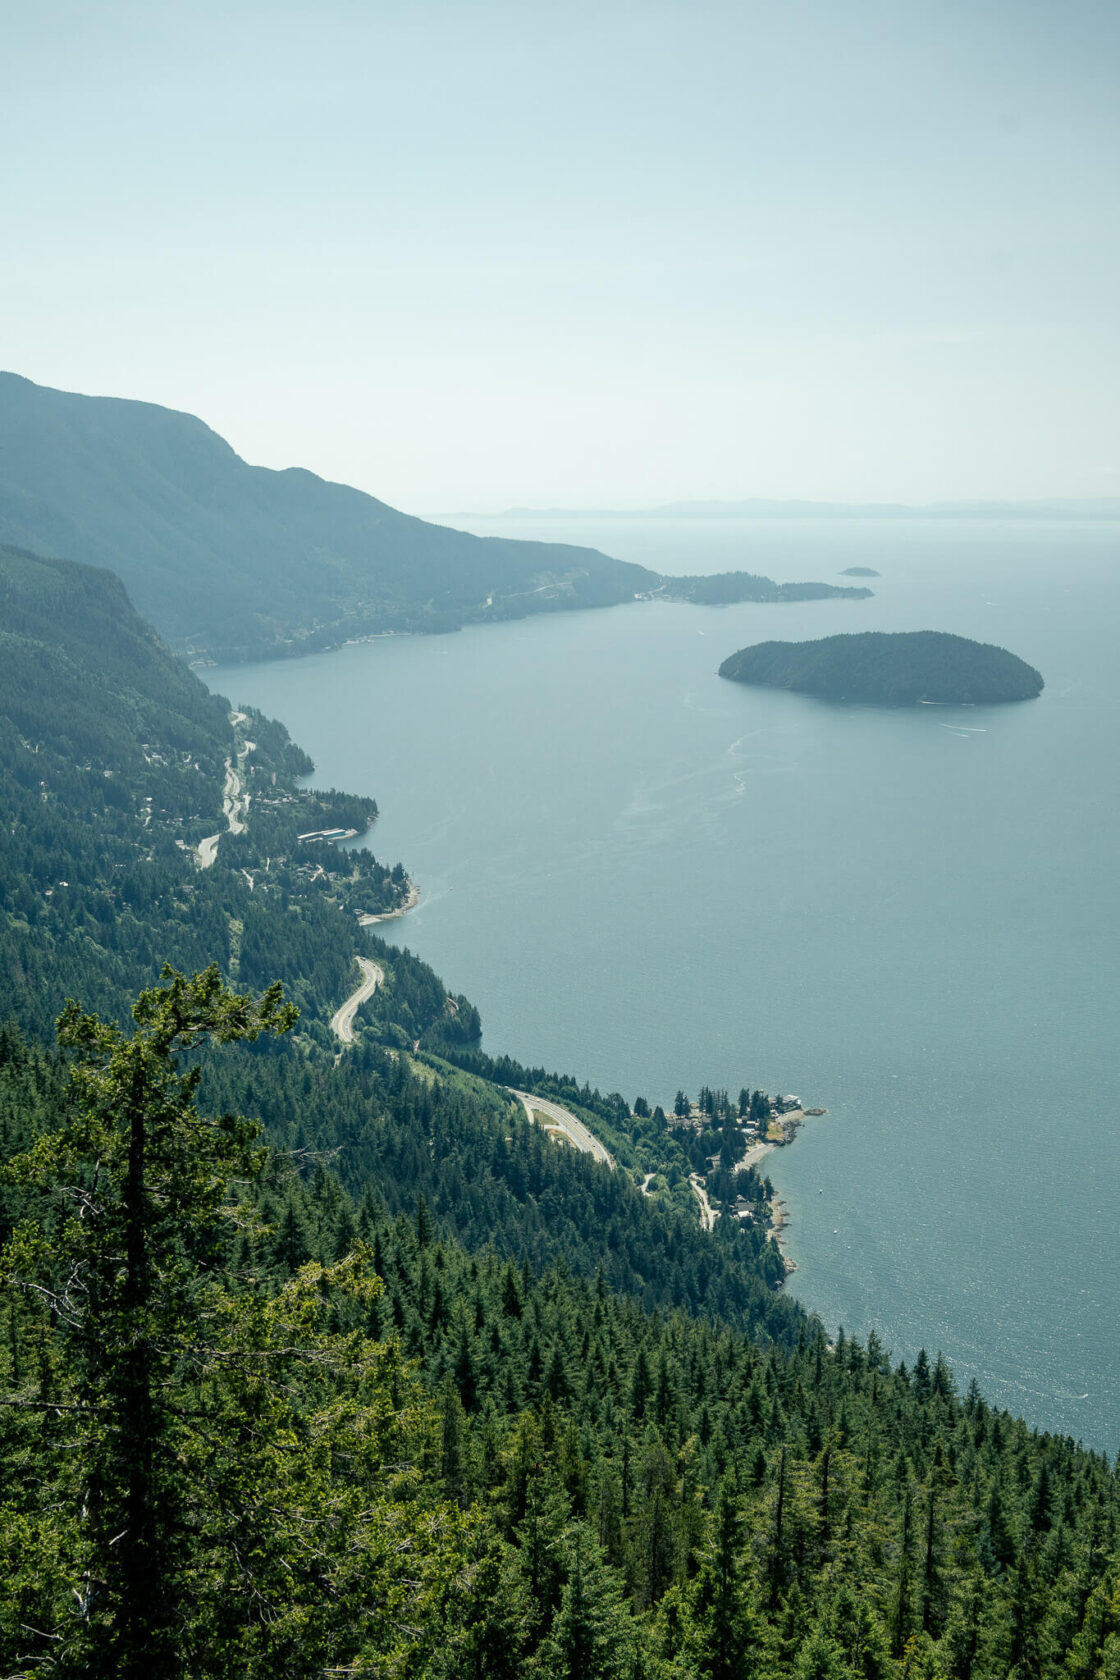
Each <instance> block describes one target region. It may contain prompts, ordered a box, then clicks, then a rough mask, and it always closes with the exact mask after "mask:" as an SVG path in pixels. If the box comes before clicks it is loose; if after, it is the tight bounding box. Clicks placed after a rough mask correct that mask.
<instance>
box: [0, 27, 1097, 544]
mask: <svg viewBox="0 0 1120 1680" xmlns="http://www.w3.org/2000/svg"><path fill="white" fill-rule="evenodd" d="M2 35H3V51H2V53H0V148H2V154H0V155H2V156H3V157H4V159H5V162H4V165H3V170H2V173H0V241H2V247H0V249H2V260H0V366H3V367H5V368H8V369H10V370H12V371H14V372H17V373H22V374H24V375H26V376H27V377H28V378H30V379H33V380H35V381H37V382H38V383H40V384H45V385H54V386H59V387H62V388H64V389H67V390H79V391H86V392H91V393H96V394H103V395H113V396H125V397H139V398H143V399H145V400H148V401H152V402H159V403H163V404H166V405H167V406H169V407H172V408H180V409H186V410H188V411H190V412H191V413H194V414H198V415H199V416H201V417H202V418H203V419H204V420H206V421H207V423H208V424H210V425H211V426H213V427H214V429H215V430H216V431H218V432H220V433H221V434H222V435H223V436H224V437H226V438H228V440H229V441H230V442H231V443H232V444H233V446H234V448H235V449H237V451H238V452H239V454H241V455H242V456H244V457H245V458H246V459H247V460H250V461H253V462H256V463H259V464H262V465H266V466H273V467H283V466H291V465H299V466H305V467H310V468H311V469H313V470H314V471H316V472H319V473H322V474H323V475H324V476H326V477H328V478H333V479H339V480H342V481H345V482H348V483H352V484H357V485H359V486H360V487H361V488H363V489H366V490H369V491H372V492H373V493H374V494H375V495H378V496H380V497H382V498H383V499H385V500H387V501H389V502H392V503H393V504H394V505H396V506H400V507H404V508H407V509H409V510H411V511H415V512H427V513H438V512H451V511H457V510H475V511H498V510H500V509H502V508H504V507H508V506H511V505H524V506H550V507H551V506H565V507H642V506H652V505H657V504H659V503H664V502H673V501H679V500H687V499H727V500H737V499H741V498H746V497H751V496H763V497H808V498H819V499H827V500H841V501H873V500H889V501H897V500H901V501H910V502H924V501H933V500H939V499H956V498H962V497H967V498H971V497H997V498H1003V497H1026V498H1029V497H1044V496H1118V495H1120V319H1118V303H1117V300H1118V299H1120V216H1118V214H1117V209H1118V205H1117V199H1118V196H1120V187H1118V184H1120V98H1118V97H1117V83H1118V66H1120V7H1118V6H1117V5H1116V4H1115V0H1102V3H1097V0H1058V3H1049V0H1037V3H1036V0H964V3H957V0H921V3H909V0H893V3H883V4H878V3H875V0H842V3H838V0H828V3H816V0H785V3H779V0H767V3H761V0H739V3H737V4H723V3H718V4H706V3H704V0H693V3H691V4H676V3H672V4H660V3H658V0H644V3H642V4H630V3H618V0H600V3H597V4H585V3H584V0H553V3H551V4H543V3H538V0H518V3H516V4H506V3H504V0H458V3H456V4H451V5H445V4H435V3H428V0H394V3H393V4H385V3H383V0H317V3H316V4H315V5H314V6H312V5H311V4H285V3H284V0H268V3H267V4H264V3H262V4H252V3H245V0H222V3H221V4H214V3H212V0H192V3H191V4H190V5H187V4H185V3H184V0H177V3H175V4H161V3H160V0H144V3H143V4H120V3H114V0H97V3H95V4H93V5H91V4H89V0H81V3H80V4H73V3H70V0H36V4H35V5H33V6H23V7H18V8H17V7H16V6H15V5H14V4H11V3H10V4H9V5H8V6H7V7H5V8H4V19H3V26H2Z"/></svg>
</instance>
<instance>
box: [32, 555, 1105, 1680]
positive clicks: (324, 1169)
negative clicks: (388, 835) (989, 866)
mask: <svg viewBox="0 0 1120 1680" xmlns="http://www.w3.org/2000/svg"><path fill="white" fill-rule="evenodd" d="M0 603H2V604H3V615H2V620H0V622H2V627H3V633H4V635H5V637H6V643H5V645H6V646H7V648H8V649H9V651H10V655H11V657H10V658H9V659H6V660H4V661H3V662H2V663H0V747H2V750H3V753H4V760H3V772H4V773H3V777H2V779H0V917H2V919H0V959H2V961H0V1022H3V1021H4V1019H5V1017H6V1018H8V1022H9V1024H7V1025H0V1466H2V1471H3V1474H2V1477H0V1672H2V1673H3V1674H5V1675H11V1676H13V1677H15V1676H20V1677H26V1680H31V1677H32V1676H41V1675H43V1674H56V1675H58V1676H60V1677H62V1676H65V1677H70V1676H79V1675H82V1676H85V1675H92V1674H106V1675H113V1676H120V1677H121V1680H141V1677H143V1680H188V1677H189V1680H210V1677H213V1680H219V1677H221V1680H234V1677H239V1680H240V1677H245V1680H250V1677H259V1680H266V1677H267V1680H273V1677H275V1676H293V1677H295V1676H298V1677H300V1680H311V1677H312V1676H322V1675H324V1674H327V1673H335V1674H351V1675H371V1676H378V1677H380V1680H390V1677H392V1680H521V1677H522V1676H524V1677H527V1680H755V1677H757V1680H787V1677H789V1680H918V1677H928V1680H1011V1677H1012V1676H1014V1680H1051V1677H1054V1680H1057V1677H1058V1676H1068V1677H1070V1680H1118V1677H1120V1565H1118V1560H1117V1546H1118V1538H1120V1482H1118V1477H1117V1472H1116V1470H1115V1469H1114V1468H1113V1466H1111V1465H1110V1464H1109V1462H1108V1461H1107V1460H1106V1459H1105V1458H1104V1457H1102V1456H1101V1455H1099V1454H1093V1453H1087V1452H1085V1451H1084V1450H1082V1449H1081V1448H1080V1447H1078V1446H1077V1445H1076V1444H1075V1443H1074V1442H1072V1441H1070V1440H1067V1439H1064V1438H1058V1437H1052V1436H1048V1435H1040V1434H1037V1433H1035V1432H1032V1431H1031V1430H1029V1429H1028V1428H1027V1427H1026V1426H1025V1425H1024V1424H1022V1423H1020V1422H1017V1421H1016V1420H1014V1419H1012V1418H1011V1417H1009V1416H1008V1415H1007V1414H1006V1413H999V1412H995V1411H993V1410H992V1409H991V1408H990V1407H989V1406H988V1405H987V1404H986V1403H985V1402H984V1400H983V1399H982V1397H981V1396H980V1395H979V1394H977V1393H976V1392H975V1390H974V1389H973V1390H972V1391H970V1392H969V1394H968V1395H967V1396H964V1397H962V1396H960V1395H958V1394H957V1393H956V1392H955V1388H954V1384H953V1379H952V1375H951V1373H950V1372H949V1371H948V1369H947V1368H946V1367H945V1365H944V1362H943V1361H941V1360H940V1359H939V1358H937V1357H934V1358H932V1359H931V1358H929V1357H927V1356H926V1355H924V1354H923V1355H922V1356H920V1357H919V1359H918V1360H917V1362H916V1363H915V1366H914V1368H913V1370H906V1369H905V1368H902V1367H899V1368H892V1365H891V1362H890V1360H889V1359H888V1357H887V1355H886V1352H885V1351H884V1349H883V1348H882V1347H881V1346H880V1345H879V1344H878V1342H877V1340H876V1339H875V1338H874V1337H871V1338H868V1340H867V1341H866V1342H862V1341H856V1340H852V1339H850V1338H848V1337H846V1336H845V1335H844V1334H843V1333H842V1332H841V1333H839V1334H838V1335H837V1336H836V1338H835V1340H834V1341H832V1342H830V1341H829V1340H828V1339H827V1338H826V1336H825V1334H824V1333H823V1331H822V1329H821V1327H820V1326H819V1325H817V1324H815V1323H814V1322H813V1321H811V1320H810V1319H808V1318H807V1317H806V1315H805V1314H804V1313H803V1312H802V1311H801V1310H800V1309H799V1308H798V1306H797V1304H796V1302H795V1301H793V1300H792V1299H790V1298H789V1297H788V1296H787V1294H786V1293H785V1292H784V1291H781V1290H778V1289H777V1288H776V1285H777V1283H778V1282H779V1281H780V1277H781V1262H780V1258H779V1256H778V1255H777V1253H776V1251H775V1249H774V1245H773V1243H772V1242H771V1240H770V1238H769V1233H768V1230H767V1228H766V1224H765V1219H764V1214H765V1193H764V1186H762V1185H761V1184H760V1183H759V1181H758V1179H757V1175H754V1174H751V1173H749V1172H747V1173H743V1172H741V1171H739V1170H737V1167H736V1162H737V1159H738V1156H737V1151H739V1150H741V1128H740V1127H739V1125H738V1121H739V1119H741V1117H742V1116H744V1115H747V1116H750V1115H755V1114H758V1115H765V1113H766V1112H767V1111H768V1103H767V1099H766V1098H765V1097H764V1095H763V1094H762V1093H759V1092H754V1093H751V1092H749V1091H748V1090H746V1089H744V1090H743V1091H742V1092H741V1093H740V1097H739V1101H738V1104H734V1103H731V1102H730V1101H729V1100H728V1098H727V1095H726V1093H722V1092H712V1091H711V1090H708V1089H705V1090H704V1091H702V1092H701V1094H700V1098H699V1100H698V1103H697V1105H696V1108H695V1116H694V1122H693V1121H685V1119H684V1117H686V1116H688V1115H689V1114H690V1112H691V1105H690V1104H689V1102H688V1100H687V1098H686V1097H685V1096H684V1093H678V1102H677V1105H676V1112H677V1115H678V1116H680V1117H681V1125H680V1126H679V1127H678V1128H677V1129H676V1130H674V1128H673V1117H668V1118H667V1117H666V1116H665V1114H664V1113H662V1111H661V1110H660V1109H654V1110H653V1111H652V1112H651V1111H650V1106H649V1104H648V1103H647V1102H645V1101H635V1102H634V1105H633V1109H631V1107H630V1104H629V1103H627V1102H626V1101H624V1100H623V1099H622V1098H621V1097H619V1096H618V1095H617V1094H611V1095H609V1096H602V1095H600V1093H598V1092H594V1091H590V1090H589V1089H588V1088H587V1087H586V1086H585V1085H583V1086H581V1085H580V1084H579V1083H578V1082H577V1081H576V1080H575V1079H574V1078H570V1077H567V1076H564V1075H558V1074H554V1073H553V1074H550V1073H547V1072H546V1071H545V1070H543V1069H529V1068H525V1067H522V1066H520V1065H518V1064H517V1063H515V1062H513V1061H510V1060H509V1059H506V1058H502V1059H499V1060H495V1059H492V1058H490V1057H488V1056H486V1055H484V1054H483V1053H482V1051H481V1049H480V1047H479V1045H478V1042H477V1040H478V1018H477V1014H476V1013H475V1012H474V1011H473V1009H472V1007H471V1005H470V1004H469V1002H468V1000H467V999H466V998H461V997H460V998H451V997H449V995H448V993H447V991H446V989H445V988H444V986H443V985H442V984H441V983H440V981H439V980H438V979H437V978H436V976H435V975H434V974H432V972H431V970H430V969H428V968H427V967H426V965H424V964H423V963H421V962H419V961H418V960H417V959H416V958H414V957H412V956H410V955H409V954H408V953H407V952H404V951H397V950H393V949H390V948H388V947H386V946H385V945H384V944H383V943H382V942H380V941H378V940H376V939H374V938H373V937H372V936H371V935H370V934H369V933H368V931H367V932H363V931H362V930H361V929H360V928H359V926H358V922H357V918H356V915H355V911H356V910H358V909H359V908H361V907H362V906H363V905H368V904H370V903H372V902H375V901H376V895H377V894H379V893H380V894H381V895H382V899H383V901H384V902H387V903H392V902H399V900H400V898H401V896H402V894H403V891H404V888H405V885H406V883H405V880H404V875H403V870H400V869H399V867H397V868H395V869H393V870H390V869H387V868H385V867H384V866H382V865H381V864H379V863H377V862H376V861H375V860H373V859H372V857H370V856H369V854H367V853H361V854H350V853H346V852H344V851H341V850H339V849H338V848H336V847H334V846H332V845H330V844H329V843H328V842H325V841H321V840H320V841H311V842H305V841H301V840H300V839H299V835H300V834H303V833H306V832H307V831H308V830H311V829H317V828H332V827H340V828H351V827H355V828H360V827H363V826H365V825H366V824H368V823H369V822H370V821H372V820H373V818H374V816H375V814H376V812H375V807H373V805H372V802H369V801H360V800H353V799H352V798H350V797H349V796H346V795H341V794H321V795H320V794H314V793H307V792H304V791H301V790H300V789H299V788H298V787H297V785H296V778H297V777H299V776H301V775H302V774H303V773H305V772H306V771H307V770H308V768H309V766H308V763H307V761H306V759H305V758H304V756H303V755H302V754H301V753H300V751H299V749H298V748H297V747H295V746H294V745H293V744H292V743H291V742H290V741H289V740H288V738H287V736H286V734H285V733H284V731H283V730H282V728H280V726H279V725H276V724H273V723H270V722H269V720H267V719H264V718H262V717H260V716H259V715H258V714H253V713H235V714H232V716H231V714H230V712H229V709H228V707H227V705H226V703H225V702H222V701H218V700H215V699H214V698H213V697H211V696H209V695H208V694H207V693H206V691H205V690H204V689H203V688H202V686H201V684H199V683H198V682H197V681H196V679H195V678H194V677H193V676H192V675H191V674H190V673H189V672H187V671H186V670H185V668H184V667H182V666H181V665H179V664H178V663H177V662H176V661H174V660H173V659H172V658H171V656H170V655H169V654H168V653H167V651H166V649H164V648H163V647H162V646H161V644H160V643H159V642H158V640H156V639H155V638H154V637H153V635H152V634H151V632H150V631H149V630H148V629H147V628H146V626H144V625H143V624H142V622H141V621H139V620H138V619H137V618H136V616H135V614H133V612H132V610H131V607H130V606H129V604H128V601H127V598H126V597H125V596H124V594H123V592H122V591H121V590H120V587H119V585H118V584H117V583H116V580H115V579H113V578H111V577H109V576H108V575H107V574H105V573H103V572H98V571H96V570H92V569H89V568H84V567H79V566H73V565H68V564H66V563H59V562H54V561H41V560H38V559H36V558H35V557H34V556H32V555H29V554H27V553H26V552H13V551H10V550H9V551H2V552H0ZM40 674H41V675H40ZM102 715H103V716H104V719H105V726H104V730H103V731H102V730H101V728H100V727H98V728H96V729H90V727H89V719H90V718H91V717H95V718H96V717H99V716H102ZM231 776H233V777H234V778H235V780H236V783H237V787H238V790H239V792H238V798H239V799H242V798H243V796H244V795H245V794H247V795H248V807H247V809H246V808H245V806H244V805H243V804H242V805H241V806H240V807H239V808H240V809H241V810H242V813H243V815H244V817H245V818H246V822H245V828H244V832H242V833H240V834H237V833H233V832H231V831H230V830H229V829H228V828H227V827H226V826H225V824H224V822H223V819H222V818H221V816H220V810H221V802H222V798H223V793H224V792H226V790H227V789H228V787H229V783H230V777H231ZM215 831H218V833H219V835H220V838H219V840H218V843H217V846H216V850H215V856H214V860H213V862H212V863H211V864H209V866H207V867H203V866H202V865H201V863H200V860H199V855H198V851H197V845H198V842H199V840H200V839H202V838H203V837H204V836H207V835H213V834H214V832H215ZM363 858H364V859H365V860H366V861H365V862H363V861H362V859H363ZM63 870H65V874H63V873H62V871H63ZM357 951H364V952H368V953H370V954H371V955H373V956H374V957H375V958H376V960H377V961H378V962H379V963H381V964H382V965H383V967H384V970H385V981H384V984H383V985H382V986H380V987H379V988H378V990H377V992H376V993H375V994H374V996H373V998H372V999H370V1000H369V1002H368V1003H367V1004H366V1005H365V1006H364V1007H363V1010H362V1012H361V1015H360V1017H359V1038H358V1042H357V1044H356V1045H355V1046H354V1047H353V1048H351V1049H348V1050H346V1051H344V1052H342V1053H341V1054H339V1052H338V1046H337V1043H336V1042H335V1041H334V1040H333V1039H332V1038H331V1035H330V1033H329V1031H328V1029H327V1024H326V1023H327V1021H328V1019H329V1017H330V1014H331V1012H332V1011H333V1009H334V1008H336V1007H337V1005H338V1004H339V1003H340V1002H341V1001H342V999H343V998H344V997H345V996H346V994H347V992H348V991H349V990H350V989H351V988H352V986H353V985H354V983H355V979H356V974H355V972H354V965H353V958H354V954H355V953H356V952H357ZM167 958H171V959H172V961H174V962H175V963H177V964H178V965H179V966H180V967H184V968H195V969H203V968H204V966H205V964H206V963H207V962H208V961H210V960H211V959H214V960H215V961H216V963H217V964H218V965H220V968H221V970H222V971H224V973H225V974H226V975H228V976H230V977H232V978H234V979H235V980H236V982H237V987H238V988H239V992H240V988H247V989H248V991H249V992H250V993H252V994H256V995H255V996H246V995H235V994H231V993H229V992H227V991H225V990H224V989H223V987H222V983H221V978H220V975H219V972H218V968H217V967H215V968H214V969H212V970H210V971H208V972H204V973H202V974H201V975H199V976H198V977H197V978H196V979H195V980H193V981H190V982H185V981H183V980H181V979H176V978H174V977H169V978H167V979H165V980H164V982H163V983H162V984H161V985H160V986H159V987H158V988H156V989H155V990H154V991H150V992H148V993H147V994H145V995H144V996H142V997H141V999H140V1001H139V1003H138V1004H137V1006H136V1008H135V1010H134V1011H133V1012H132V1015H131V1019H130V1012H129V1008H128V1001H129V992H130V991H132V992H135V991H137V990H139V987H140V986H141V985H145V984H146V985H150V984H151V983H152V981H153V979H154V976H155V974H156V973H157V972H158V967H159V964H160V963H161V962H162V961H164V960H165V959H167ZM277 977H279V978H281V979H283V981H284V983H285V987H286V988H287V989H288V990H290V991H291V993H292V995H293V996H294V997H295V999H296V1001H297V1002H298V1003H299V1005H300V1010H301V1014H300V1017H299V1019H298V1021H294V1022H293V1021H292V1019H291V1016H290V1014H289V1013H288V1012H287V1011H286V1008H285V1005H284V1003H283V1002H282V1000H281V998H280V997H279V995H278V994H277V992H276V990H275V989H272V990H266V988H268V987H269V985H270V982H271V981H272V980H273V979H274V978H277ZM60 988H61V989H60ZM66 992H70V993H72V994H73V995H79V996H81V997H82V1000H83V1003H85V1004H90V1003H96V1004H97V1007H98V1009H99V1011H100V1012H101V1013H102V1015H103V1016H104V1017H105V1019H103V1020H102V1021H101V1022H98V1021H96V1020H93V1019H91V1018H90V1017H88V1016H86V1015H85V1014H84V1013H83V1012H82V1010H80V1009H77V1008H67V1009H66V1010H64V1011H63V1010H62V1004H63V999H64V996H65V993H66ZM60 1011H62V1023H61V1036H62V1049H61V1050H56V1049H52V1048H51V1047H50V1038H51V1034H50V1030H49V1028H50V1020H51V1018H52V1017H53V1016H54V1015H55V1014H58V1013H59V1012H60ZM513 1083H516V1084H517V1086H518V1087H519V1088H522V1089H527V1090H533V1091H540V1092H541V1093H542V1094H547V1095H551V1096H553V1097H554V1098H555V1099H556V1100H558V1101H561V1102H563V1103H565V1104H567V1105H569V1106H571V1107H573V1108H574V1109H575V1110H576V1111H577V1112H579V1113H581V1114H583V1115H585V1116H586V1118H587V1120H588V1122H589V1123H590V1124H591V1125H592V1126H594V1127H596V1128H597V1129H598V1130H599V1131H600V1132H601V1134H602V1135H603V1137H604V1138H605V1139H606V1140H607V1142H608V1146H609V1147H610V1148H611V1149H612V1151H613V1152H614V1154H615V1156H616V1159H617V1163H618V1165H617V1168H616V1170H615V1171H613V1172H612V1171H610V1170H609V1169H608V1168H607V1167H605V1166H602V1165H599V1164H597V1163H595V1162H593V1161H592V1160H590V1159H589V1158H588V1157H586V1156H583V1155H578V1154H576V1153H575V1152H573V1151H572V1150H570V1149H567V1148H565V1147H562V1146H560V1145H558V1144H557V1143H554V1142H553V1141H551V1140H550V1139H548V1138H547V1137H546V1136H545V1135H544V1134H543V1133H542V1132H541V1131H540V1130H539V1129H538V1128H537V1127H535V1126H530V1125H529V1124H528V1122H527V1120H526V1119H525V1116H524V1113H523V1111H522V1109H521V1107H520V1105H518V1104H515V1103H513V1102H511V1100H510V1098H509V1096H508V1092H507V1090H506V1089H505V1087H506V1086H508V1085H510V1084H513ZM736 1110H737V1112H736ZM239 1114H245V1115H248V1116H250V1120H249V1121H248V1122H245V1121H242V1120H240V1119H239V1118H237V1116H238V1115H239ZM257 1117H260V1119H261V1120H263V1122H264V1126H265V1134H264V1141H265V1142H266V1143H267V1145H268V1147H267V1148H262V1147H261V1146H260V1143H259V1141H258V1138H257V1135H256V1126H255V1124H254V1122H255V1120H256V1118H257ZM655 1169H657V1170H655ZM697 1169H699V1170H705V1176H706V1177H707V1181H708V1185H709V1189H710V1192H711V1193H712V1194H713V1196H714V1198H715V1199H716V1200H717V1202H722V1203H723V1207H724V1217H723V1218H721V1219H720V1220H719V1221H718V1222H717V1225H716V1229H715V1231H714V1232H713V1233H711V1234H705V1233H703V1232H702V1231H701V1230H700V1228H699V1224H698V1220H697V1217H696V1212H695V1207H694V1204H693V1201H692V1195H691V1191H690V1190H689V1187H688V1182H687V1174H688V1172H689V1171H690V1170H697ZM651 1175H652V1177H653V1184H652V1186H651V1189H652V1193H651V1194H643V1193H642V1191H641V1190H640V1189H639V1188H638V1182H639V1181H641V1182H645V1181H646V1180H648V1179H649V1178H650V1176H651ZM735 1196H740V1197H743V1198H744V1199H745V1201H746V1202H747V1203H748V1204H749V1208H750V1210H753V1217H751V1218H747V1219H744V1220H739V1219H734V1218H731V1217H729V1214H730V1206H731V1201H732V1199H733V1198H734V1197H735Z"/></svg>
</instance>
